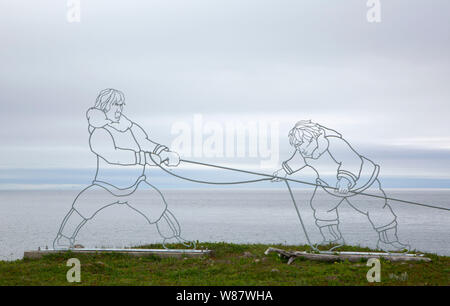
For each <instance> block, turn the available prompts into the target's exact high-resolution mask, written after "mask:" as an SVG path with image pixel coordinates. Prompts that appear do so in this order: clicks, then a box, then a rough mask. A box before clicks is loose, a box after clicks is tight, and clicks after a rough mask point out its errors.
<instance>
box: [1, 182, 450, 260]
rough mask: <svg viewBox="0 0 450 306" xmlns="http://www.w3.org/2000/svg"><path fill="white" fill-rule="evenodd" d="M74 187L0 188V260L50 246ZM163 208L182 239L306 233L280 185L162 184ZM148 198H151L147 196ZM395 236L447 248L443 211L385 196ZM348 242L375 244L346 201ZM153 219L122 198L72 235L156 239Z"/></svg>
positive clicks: (412, 193) (442, 200)
mask: <svg viewBox="0 0 450 306" xmlns="http://www.w3.org/2000/svg"><path fill="white" fill-rule="evenodd" d="M77 193H78V190H64V191H0V245H1V248H0V260H14V259H18V258H21V257H22V256H23V252H24V251H25V250H32V249H37V248H38V247H45V246H49V247H51V244H52V241H53V238H54V237H55V234H56V232H57V230H58V227H59V224H60V222H61V220H62V218H63V217H64V215H65V213H66V212H67V211H68V209H69V208H70V206H71V204H72V201H73V199H74V198H75V196H76V195H77ZM163 193H164V195H165V196H166V199H167V201H168V203H169V208H170V210H171V211H172V212H173V213H174V214H175V215H176V216H177V218H178V220H179V221H180V223H181V225H182V233H183V236H184V237H185V238H186V239H189V240H199V241H225V242H234V243H286V244H304V243H306V240H305V235H304V234H303V232H302V230H301V227H300V225H299V222H298V219H297V216H296V212H295V210H294V207H293V205H292V202H291V201H290V198H289V194H288V193H287V192H286V191H285V190H229V189H225V190H211V189H209V190H189V191H186V190H166V191H163ZM311 193H312V190H304V189H303V190H298V191H296V192H295V196H296V199H297V201H298V204H299V206H300V210H301V212H302V217H303V219H304V220H305V223H306V226H307V228H308V231H309V233H310V236H311V238H312V240H313V241H314V242H319V240H320V234H319V232H318V230H317V228H316V226H315V224H314V219H313V217H312V210H311V208H310V206H309V203H308V199H309V197H310V196H311ZM387 194H388V196H390V197H396V198H401V199H405V200H411V201H417V202H424V203H429V204H432V205H436V206H442V207H447V208H449V207H450V190H432V189H429V190H420V189H417V190H387ZM149 205H151V204H149ZM392 207H393V209H394V211H395V213H396V214H397V216H398V222H399V237H400V238H401V240H403V241H405V242H407V243H409V244H410V245H411V246H412V248H414V249H417V250H420V251H427V252H432V253H437V254H441V255H450V212H446V211H440V210H434V209H428V208H423V207H418V206H412V205H407V204H401V203H392ZM339 214H340V218H341V230H342V233H343V235H344V238H345V240H346V243H347V244H352V245H362V246H369V247H374V246H375V244H376V241H377V234H376V233H375V232H374V230H373V229H372V228H371V226H370V223H369V222H368V220H367V218H366V216H364V215H362V214H360V213H358V212H357V211H355V210H354V209H353V208H352V207H350V206H349V205H348V204H343V205H342V206H340V208H339ZM160 241H161V239H160V238H159V236H158V234H157V231H156V230H155V227H154V226H150V225H148V224H147V223H146V221H145V219H144V218H143V217H142V216H140V215H138V214H137V213H136V212H134V211H132V210H131V209H129V208H128V207H127V206H125V205H116V206H113V207H110V208H108V209H105V210H104V211H102V212H101V213H100V214H98V215H97V216H96V217H95V218H94V219H93V220H92V221H90V222H89V223H87V224H86V225H85V226H84V227H83V229H82V230H81V232H80V233H79V235H78V239H77V243H81V244H83V245H84V246H85V247H127V246H128V247H129V246H135V245H141V244H145V243H153V242H160Z"/></svg>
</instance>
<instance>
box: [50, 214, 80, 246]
mask: <svg viewBox="0 0 450 306" xmlns="http://www.w3.org/2000/svg"><path fill="white" fill-rule="evenodd" d="M86 222H87V219H85V218H84V217H83V216H81V215H80V214H79V213H78V212H77V211H76V210H75V209H73V208H72V209H71V210H70V211H69V212H68V213H67V215H66V216H65V217H64V220H63V222H62V224H61V227H60V229H59V232H58V234H57V235H56V238H55V240H53V249H55V250H67V249H73V248H74V244H75V237H76V236H77V234H78V232H79V231H80V229H81V228H82V227H83V225H84V224H86Z"/></svg>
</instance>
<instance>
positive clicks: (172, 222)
mask: <svg viewBox="0 0 450 306" xmlns="http://www.w3.org/2000/svg"><path fill="white" fill-rule="evenodd" d="M127 205H128V206H129V207H130V208H132V209H133V210H135V211H136V212H138V213H139V214H141V215H142V216H143V217H144V218H145V219H146V220H147V222H148V223H149V224H156V228H157V230H158V233H159V235H160V236H161V237H162V238H163V244H165V243H166V242H167V241H168V240H170V239H175V240H176V241H177V242H180V243H182V244H184V245H185V246H188V247H191V246H194V244H193V243H190V242H188V241H186V240H185V239H183V238H182V237H181V226H180V223H179V222H178V220H177V219H176V218H175V216H174V215H173V213H172V212H171V211H170V210H169V209H167V202H166V199H165V198H164V195H163V194H162V193H161V191H160V190H159V189H158V188H156V187H155V186H153V185H152V184H150V183H148V182H143V183H142V184H141V185H139V187H138V189H137V190H136V191H135V192H134V193H133V194H132V195H131V196H130V197H129V198H128V199H127ZM164 247H165V246H164Z"/></svg>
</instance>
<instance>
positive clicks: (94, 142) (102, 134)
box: [89, 128, 140, 166]
mask: <svg viewBox="0 0 450 306" xmlns="http://www.w3.org/2000/svg"><path fill="white" fill-rule="evenodd" d="M89 144H90V146H91V150H92V152H94V153H95V154H97V155H98V156H100V157H101V158H103V159H104V160H106V161H107V162H108V163H110V164H116V165H123V166H131V165H136V164H138V163H139V161H140V156H139V152H135V151H133V150H128V149H120V148H117V147H116V145H115V143H114V139H113V137H112V136H111V134H110V133H109V132H108V131H107V130H105V129H103V128H98V129H95V130H94V131H93V132H92V134H91V137H90V138H89Z"/></svg>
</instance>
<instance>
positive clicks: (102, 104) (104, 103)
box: [94, 88, 125, 112]
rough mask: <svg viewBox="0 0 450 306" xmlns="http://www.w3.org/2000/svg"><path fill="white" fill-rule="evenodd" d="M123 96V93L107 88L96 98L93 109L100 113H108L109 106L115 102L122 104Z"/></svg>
mask: <svg viewBox="0 0 450 306" xmlns="http://www.w3.org/2000/svg"><path fill="white" fill-rule="evenodd" d="M124 101H125V95H124V94H123V92H121V91H120V90H117V89H113V88H107V89H103V90H102V91H100V93H99V94H98V96H97V100H96V101H95V106H94V107H95V108H97V109H100V110H102V111H104V112H105V111H109V109H110V108H111V104H113V103H115V102H124Z"/></svg>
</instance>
